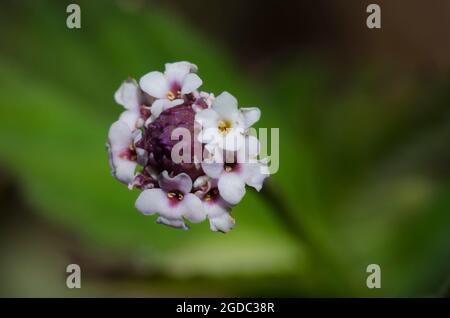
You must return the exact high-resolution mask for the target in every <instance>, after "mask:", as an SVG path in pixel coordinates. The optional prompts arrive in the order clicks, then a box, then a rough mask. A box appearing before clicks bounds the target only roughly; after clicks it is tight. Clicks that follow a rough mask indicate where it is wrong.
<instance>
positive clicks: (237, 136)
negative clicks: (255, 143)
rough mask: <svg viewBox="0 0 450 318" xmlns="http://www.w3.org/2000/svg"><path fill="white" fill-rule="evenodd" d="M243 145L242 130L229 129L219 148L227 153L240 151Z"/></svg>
mask: <svg viewBox="0 0 450 318" xmlns="http://www.w3.org/2000/svg"><path fill="white" fill-rule="evenodd" d="M244 143H245V137H244V135H243V132H242V130H240V129H237V128H232V129H230V130H229V131H228V132H227V134H226V135H225V137H224V138H223V139H222V143H221V145H220V147H221V148H222V149H225V150H229V151H236V150H239V149H241V147H243V145H244Z"/></svg>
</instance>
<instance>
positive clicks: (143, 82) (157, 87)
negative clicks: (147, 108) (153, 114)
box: [139, 72, 169, 98]
mask: <svg viewBox="0 0 450 318" xmlns="http://www.w3.org/2000/svg"><path fill="white" fill-rule="evenodd" d="M139 85H140V86H141V88H142V90H143V91H144V92H146V93H147V94H149V95H150V96H153V97H156V98H166V94H167V92H168V91H169V84H168V83H167V79H166V77H165V76H164V74H163V73H161V72H150V73H148V74H145V75H144V76H142V77H141V79H140V80H139Z"/></svg>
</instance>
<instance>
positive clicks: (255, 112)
mask: <svg viewBox="0 0 450 318" xmlns="http://www.w3.org/2000/svg"><path fill="white" fill-rule="evenodd" d="M240 111H241V113H242V115H243V116H244V122H245V128H250V127H251V126H253V124H254V123H256V122H257V121H258V120H259V118H261V111H260V110H259V108H258V107H248V108H241V109H240Z"/></svg>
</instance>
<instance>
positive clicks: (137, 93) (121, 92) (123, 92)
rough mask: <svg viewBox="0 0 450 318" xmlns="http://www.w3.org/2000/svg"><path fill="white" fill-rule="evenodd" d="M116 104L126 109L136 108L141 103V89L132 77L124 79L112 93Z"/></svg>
mask: <svg viewBox="0 0 450 318" xmlns="http://www.w3.org/2000/svg"><path fill="white" fill-rule="evenodd" d="M114 99H115V101H116V103H117V104H120V105H122V106H124V107H125V108H126V109H138V108H139V106H140V103H141V90H140V89H139V86H138V84H137V82H136V80H134V79H129V80H126V81H124V82H123V83H122V85H121V86H120V87H119V89H118V90H117V91H116V93H115V94H114Z"/></svg>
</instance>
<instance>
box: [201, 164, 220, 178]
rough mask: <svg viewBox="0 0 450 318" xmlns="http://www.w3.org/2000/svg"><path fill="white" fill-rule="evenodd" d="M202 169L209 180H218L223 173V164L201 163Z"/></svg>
mask: <svg viewBox="0 0 450 318" xmlns="http://www.w3.org/2000/svg"><path fill="white" fill-rule="evenodd" d="M202 169H203V172H205V174H206V175H207V176H209V177H211V178H219V177H220V175H221V174H222V173H223V171H224V170H223V169H224V168H223V163H220V162H203V163H202Z"/></svg>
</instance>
